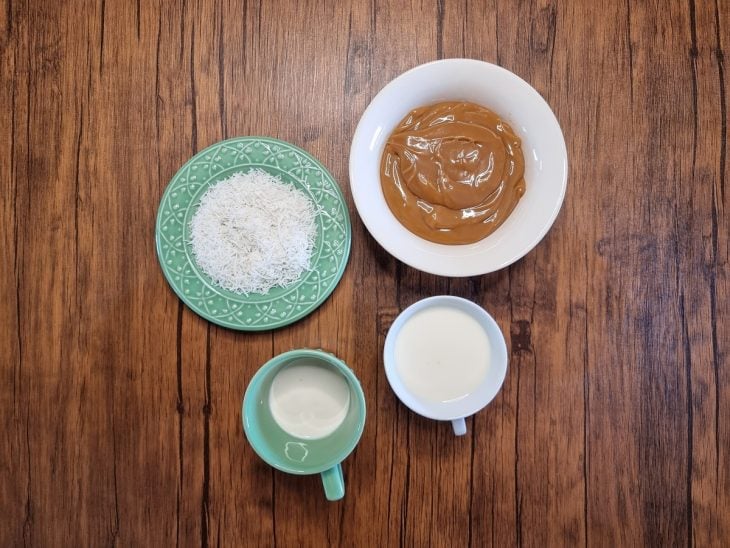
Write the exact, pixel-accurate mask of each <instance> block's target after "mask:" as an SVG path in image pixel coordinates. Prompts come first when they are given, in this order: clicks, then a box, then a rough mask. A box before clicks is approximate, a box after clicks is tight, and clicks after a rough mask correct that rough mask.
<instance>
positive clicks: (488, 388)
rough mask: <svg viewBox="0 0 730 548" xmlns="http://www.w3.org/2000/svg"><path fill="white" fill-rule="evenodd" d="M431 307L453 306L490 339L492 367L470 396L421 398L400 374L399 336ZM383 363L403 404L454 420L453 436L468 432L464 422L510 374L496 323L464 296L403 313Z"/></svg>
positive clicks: (441, 298) (433, 299)
mask: <svg viewBox="0 0 730 548" xmlns="http://www.w3.org/2000/svg"><path fill="white" fill-rule="evenodd" d="M431 307H450V308H453V309H456V310H459V311H462V312H465V313H467V314H469V316H471V317H472V318H473V319H475V320H476V321H477V322H478V323H479V325H480V326H481V327H482V328H483V329H484V333H485V334H486V336H487V339H488V340H489V352H490V356H489V367H488V369H487V373H486V375H485V377H484V378H483V379H482V381H481V383H480V384H478V385H477V386H476V387H475V388H474V389H473V390H472V391H471V392H470V393H469V394H468V395H466V396H465V397H463V398H459V399H457V400H453V401H445V402H436V401H430V400H426V399H424V398H421V397H418V396H417V395H416V394H414V393H413V392H412V391H411V390H409V389H408V387H407V386H406V384H405V383H404V382H403V379H402V378H401V376H400V373H399V371H398V364H397V362H396V352H395V347H396V341H397V339H398V335H399V334H400V332H401V330H402V328H403V326H404V325H405V324H406V322H408V320H410V319H411V318H412V317H413V316H414V315H415V314H417V313H418V312H420V311H422V310H425V309H427V308H431ZM383 361H384V365H385V374H386V376H387V377H388V382H389V383H390V386H391V388H392V389H393V391H394V392H395V394H396V396H398V399H400V400H401V401H402V402H403V404H405V405H406V406H407V407H408V408H410V409H411V410H412V411H415V412H416V413H418V414H419V415H422V416H424V417H427V418H429V419H435V420H441V421H451V424H452V426H453V428H454V434H456V435H457V436H461V435H463V434H465V433H466V422H465V420H464V419H465V418H467V417H469V416H471V415H473V414H474V413H476V412H477V411H480V410H481V409H483V408H484V407H485V406H486V405H487V404H488V403H489V402H490V401H492V400H493V399H494V397H495V396H496V395H497V393H498V392H499V390H500V388H501V387H502V383H503V382H504V378H505V376H506V374H507V362H508V357H507V344H506V343H505V340H504V335H503V334H502V331H501V330H500V329H499V326H498V325H497V322H495V321H494V319H493V318H492V317H491V316H490V315H489V314H488V313H487V311H486V310H484V309H483V308H482V307H481V306H479V305H477V304H475V303H473V302H472V301H469V300H467V299H462V298H461V297H452V296H449V295H441V296H436V297H429V298H427V299H423V300H421V301H418V302H416V303H414V304H412V305H411V306H409V307H408V308H406V309H405V310H404V311H403V312H401V313H400V315H399V316H398V317H397V318H396V320H395V321H394V322H393V325H392V326H391V328H390V330H389V331H388V335H387V337H386V338H385V347H384V349H383Z"/></svg>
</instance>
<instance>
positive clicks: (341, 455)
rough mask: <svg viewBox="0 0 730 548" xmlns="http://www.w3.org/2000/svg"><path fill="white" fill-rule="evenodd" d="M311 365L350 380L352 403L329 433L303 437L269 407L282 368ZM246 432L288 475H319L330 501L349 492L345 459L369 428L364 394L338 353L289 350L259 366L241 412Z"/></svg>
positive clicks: (265, 456) (270, 461) (269, 460)
mask: <svg viewBox="0 0 730 548" xmlns="http://www.w3.org/2000/svg"><path fill="white" fill-rule="evenodd" d="M303 363H306V364H308V365H309V364H312V365H316V366H318V367H323V368H326V369H329V370H330V371H334V372H336V373H337V374H339V375H341V376H342V377H343V379H344V380H345V381H346V382H347V386H348V387H349V390H350V403H349V408H348V410H347V414H346V415H345V418H344V420H343V421H342V423H341V424H340V425H339V426H338V427H337V429H336V430H334V431H333V432H332V433H331V434H329V435H327V436H325V437H323V438H319V439H304V438H298V437H296V436H293V435H291V434H289V433H287V432H286V431H284V430H283V429H282V428H281V427H280V426H279V424H278V423H277V422H276V421H275V420H274V417H273V415H272V412H271V409H270V406H269V393H270V390H271V384H272V382H273V380H274V377H276V375H277V374H279V373H280V372H281V371H282V370H283V369H285V368H287V367H290V366H292V365H298V364H303ZM241 418H242V420H243V430H244V432H245V433H246V438H247V439H248V442H249V443H250V444H251V447H252V448H253V450H254V451H256V453H257V454H258V455H259V456H260V457H261V458H262V459H263V460H264V461H266V462H267V463H268V464H270V465H271V466H273V467H274V468H277V469H278V470H281V471H282V472H288V473H290V474H321V476H322V484H323V485H324V492H325V496H326V497H327V500H339V499H341V498H342V497H344V495H345V482H344V477H343V474H342V466H341V462H342V461H343V460H344V459H345V458H346V457H347V456H348V455H349V454H350V453H351V452H352V450H353V449H355V446H356V445H357V443H358V441H360V436H361V435H362V431H363V428H364V426H365V395H364V394H363V391H362V388H361V387H360V382H359V381H358V379H357V377H356V376H355V374H354V373H353V372H352V370H351V369H350V368H349V367H347V365H345V363H344V362H343V361H342V360H340V359H338V358H337V357H335V356H334V355H332V354H330V353H328V352H324V351H321V350H310V349H301V350H291V351H289V352H285V353H283V354H280V355H278V356H276V357H274V358H272V359H271V360H269V361H268V362H266V363H265V364H264V365H263V366H262V367H261V369H259V370H258V371H257V372H256V374H255V375H254V377H253V378H252V379H251V382H250V383H249V385H248V388H247V389H246V394H245V395H244V397H243V407H242V410H241Z"/></svg>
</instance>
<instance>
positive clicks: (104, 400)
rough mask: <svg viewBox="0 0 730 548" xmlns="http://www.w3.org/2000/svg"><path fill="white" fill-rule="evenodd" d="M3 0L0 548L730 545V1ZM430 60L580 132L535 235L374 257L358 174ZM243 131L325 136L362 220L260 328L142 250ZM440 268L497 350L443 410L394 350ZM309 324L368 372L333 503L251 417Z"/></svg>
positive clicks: (307, 144) (307, 336)
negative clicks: (394, 105)
mask: <svg viewBox="0 0 730 548" xmlns="http://www.w3.org/2000/svg"><path fill="white" fill-rule="evenodd" d="M0 4H1V5H2V6H1V9H0V29H2V30H1V34H0V107H1V108H0V223H1V224H0V264H1V265H2V267H1V268H0V303H2V304H1V305H0V313H1V314H2V316H0V322H1V324H0V371H1V372H2V379H1V380H0V403H1V405H2V406H1V408H0V409H1V410H2V413H0V545H2V546H19V545H35V546H101V545H112V544H114V545H120V546H170V545H172V544H180V545H184V546H193V545H198V544H200V545H203V546H212V545H220V546H237V545H251V546H254V545H261V546H265V545H282V546H295V545H313V546H321V545H330V546H350V545H359V546H391V545H398V544H402V545H408V546H411V545H413V546H425V545H433V546H447V545H452V546H466V545H472V546H479V547H482V546H510V545H523V544H524V545H527V546H543V545H553V546H563V545H587V544H590V545H594V546H595V545H599V546H627V545H656V546H659V545H663V546H679V545H682V544H687V545H692V544H696V545H698V546H710V545H715V546H721V545H724V546H728V543H730V362H729V359H728V356H730V336H729V335H730V317H729V316H730V306H729V303H728V298H729V297H730V291H729V287H728V283H729V282H728V215H727V207H728V200H729V198H728V195H729V194H730V188H728V184H727V182H728V170H729V169H730V168H729V167H728V141H727V130H728V83H729V81H730V74H728V65H727V61H726V59H727V53H728V39H729V38H728V37H730V3H729V2H727V1H726V0H707V1H705V0H687V1H683V2H675V1H659V0H654V1H651V2H643V1H639V0H626V1H624V0H622V1H612V0H604V1H603V2H596V3H594V2H588V1H579V0H576V1H564V2H557V1H550V0H541V1H538V2H535V3H530V2H513V1H510V0H498V1H490V2H483V3H482V2H478V1H475V0H458V1H451V0H448V1H447V0H435V1H425V0H423V1H418V0H413V1H412V2H408V1H403V2H399V1H396V0H371V1H370V2H367V1H363V2H357V1H352V2H348V1H342V2H334V1H331V2H330V1H327V2H325V1H314V0H311V1H306V2H304V1H302V2H294V1H292V2H285V1H277V2H274V1H269V2H265V1H262V2H259V1H256V0H248V1H247V0H243V1H241V2H236V1H233V0H230V1H229V0H223V1H218V2H215V1H210V2H205V1H196V0H187V1H184V0H183V1H180V2H177V1H164V0H151V1H147V0H144V1H140V0H137V1H136V2H133V1H121V0H98V1H92V0H68V1H58V2H46V1H43V0H35V1H31V0H3V1H2V2H0ZM446 57H471V58H478V59H484V60H487V61H490V62H494V63H498V64H500V65H502V66H504V67H506V68H507V69H509V70H511V71H513V72H515V73H517V74H518V75H520V76H521V77H523V78H524V79H526V80H527V81H529V82H530V83H531V84H532V85H533V86H534V87H535V88H536V89H537V90H538V91H539V92H540V93H541V94H542V95H543V96H544V97H545V98H546V99H547V101H548V102H549V103H550V105H551V106H552V108H553V110H554V111H555V114H556V115H557V117H558V119H559V120H560V123H561V125H562V128H563V131H564V133H565V138H566V142H567V146H568V153H569V158H570V176H569V182H568V191H567V196H566V199H565V203H564V205H563V208H562V211H561V213H560V216H559V217H558V219H557V221H556V223H555V225H554V226H553V228H552V230H551V231H550V232H549V234H548V235H547V237H546V238H545V239H544V240H543V241H542V243H540V245H539V246H538V247H537V248H536V249H535V250H534V251H532V252H531V253H530V254H529V255H527V256H526V257H525V258H524V259H522V260H521V261H519V262H518V263H516V264H514V265H512V266H511V267H509V268H507V269H504V270H502V271H500V272H497V273H494V274H489V275H485V276H481V277H474V278H468V279H447V278H439V277H435V276H431V275H426V274H423V273H420V272H418V271H416V270H413V269H411V268H409V267H407V266H405V265H404V264H402V263H400V262H398V261H396V260H395V259H393V258H392V257H390V256H389V255H388V254H387V253H386V252H385V251H384V250H383V249H381V248H380V246H379V245H378V244H377V243H375V241H374V240H373V239H372V238H371V237H370V236H369V234H368V233H367V231H366V230H365V228H364V226H363V225H362V223H361V221H360V219H359V217H358V215H357V213H356V211H355V208H354V204H353V202H352V196H351V193H350V190H349V180H348V152H349V146H350V142H351V138H352V135H353V132H354V130H355V126H356V124H357V121H358V120H359V117H360V115H361V114H362V112H363V110H364V109H365V107H366V106H367V105H368V103H369V101H370V100H371V99H372V97H373V96H374V95H375V94H376V93H377V91H378V90H380V89H381V88H382V87H383V86H384V85H385V84H386V83H387V82H388V81H390V80H391V79H392V78H394V77H395V76H397V75H398V74H400V73H401V72H403V71H404V70H406V69H408V68H411V67H413V66H415V65H417V64H420V63H423V62H426V61H430V60H433V59H437V58H446ZM238 135H270V136H274V137H278V138H280V139H284V140H286V141H290V142H292V143H294V144H296V145H299V146H301V147H303V148H304V149H306V150H308V151H309V152H311V153H312V154H313V155H315V156H316V157H318V158H319V159H320V160H321V161H322V162H323V163H324V164H325V165H326V166H327V167H328V168H329V170H330V171H331V172H332V174H333V175H334V177H335V179H336V180H337V181H338V182H339V184H340V186H341V188H342V190H343V192H344V194H345V196H346V197H347V202H348V206H349V209H350V215H351V218H352V222H353V245H352V255H351V258H350V262H349V265H348V267H347V270H346V272H345V275H344V278H343V280H342V282H341V284H340V285H339V286H338V287H337V289H336V291H335V292H334V293H333V295H332V296H331V297H330V298H329V299H328V300H327V301H326V302H325V304H324V305H323V306H322V307H321V308H320V309H318V310H317V311H316V312H315V313H313V314H312V315H310V316H309V317H307V318H306V319H304V320H302V321H300V322H298V323H296V324H294V325H292V326H290V327H288V328H284V329H280V330H277V331H274V332H266V333H258V334H246V333H240V332H234V331H230V330H227V329H224V328H219V327H216V326H215V325H211V324H209V323H207V322H206V321H204V320H202V319H201V318H199V317H197V316H196V315H195V314H193V313H192V312H191V311H190V310H188V309H187V308H186V307H185V306H184V305H183V304H182V303H181V302H180V300H178V298H177V297H176V296H175V294H174V293H173V292H172V291H171V290H170V288H169V287H168V285H167V283H166V282H165V279H164V278H163V275H162V273H161V271H160V268H159V266H158V263H157V257H156V255H155V246H154V222H155V216H156V212H157V206H158V203H159V200H160V197H161V195H162V192H163V190H164V188H165V186H166V185H167V183H168V181H169V180H170V179H171V177H172V176H173V175H174V173H175V172H176V170H177V169H178V168H179V167H180V166H181V165H182V163H183V162H185V161H186V160H187V159H188V158H189V157H190V156H191V155H193V154H194V153H195V152H196V151H199V150H201V149H202V148H204V147H206V146H208V145H210V144H212V143H214V142H216V141H218V140H220V139H223V138H226V137H233V136H238ZM435 294H453V295H460V296H463V297H466V298H469V299H472V300H474V301H476V302H478V303H480V304H481V305H483V306H484V307H485V308H486V309H487V310H488V311H489V312H491V313H492V314H493V315H494V317H495V318H496V319H497V321H498V323H499V325H500V326H501V328H502V330H503V331H504V333H505V335H506V338H507V341H508V345H509V350H510V368H509V371H508V375H507V379H506V382H505V384H504V387H503V389H502V391H501V393H500V394H499V396H498V397H497V398H496V400H495V401H494V402H493V403H492V404H491V405H490V406H489V407H488V408H486V409H485V410H484V411H482V412H480V413H479V414H478V415H476V416H475V417H473V418H471V419H469V420H468V421H467V423H468V433H467V435H466V436H464V437H460V438H457V437H454V436H453V434H452V432H451V427H450V425H448V424H441V423H435V422H431V421H428V420H426V419H422V418H421V417H419V416H417V415H415V414H413V413H411V412H409V411H408V410H407V409H406V408H405V407H404V406H403V405H401V404H400V403H399V402H398V401H397V400H396V398H395V396H394V394H393V393H392V391H391V390H390V388H389V386H388V384H387V382H386V379H385V375H384V371H383V364H382V357H381V351H382V347H383V340H384V337H385V334H386V332H387V330H388V327H389V325H390V324H391V322H392V321H393V319H394V317H395V316H396V315H397V314H398V313H399V311H400V310H402V309H403V308H405V307H406V306H408V305H409V304H411V303H413V302H414V301H416V300H418V299H421V298H423V297H427V296H430V295H435ZM298 347H323V348H325V349H329V350H331V351H333V352H335V353H336V354H337V355H339V356H340V357H342V358H343V359H344V360H346V361H347V362H348V363H349V364H350V365H351V366H352V368H353V369H354V370H355V372H356V373H357V375H358V376H359V377H360V379H361V381H362V385H363V388H364V390H365V394H366V399H367V405H368V409H369V411H368V421H367V425H366V427H365V432H364V435H363V437H362V440H361V442H360V444H359V446H358V447H357V449H356V451H355V452H354V453H353V454H352V455H351V456H350V457H349V458H348V459H347V460H346V462H345V464H344V470H345V476H346V482H347V494H346V497H345V499H344V500H343V501H341V502H337V503H328V502H326V501H325V499H324V496H323V493H322V489H321V484H320V480H319V478H318V477H316V476H306V477H295V476H288V475H286V474H282V473H279V472H275V471H273V470H272V469H271V468H269V467H268V466H267V465H265V464H264V463H263V462H262V461H261V460H260V459H259V458H258V457H257V456H256V455H255V454H254V453H253V451H252V450H251V448H250V447H249V445H248V444H247V442H246V439H245V437H244V434H243V432H242V428H241V417H240V405H241V398H242V395H243V392H244V390H245V388H246V386H247V383H248V381H249V380H250V379H251V377H252V375H253V374H254V372H255V371H256V370H257V368H258V367H259V365H260V364H262V363H263V362H265V361H266V360H268V359H269V358H271V357H272V356H274V355H275V354H277V353H279V352H282V351H285V350H289V349H291V348H298Z"/></svg>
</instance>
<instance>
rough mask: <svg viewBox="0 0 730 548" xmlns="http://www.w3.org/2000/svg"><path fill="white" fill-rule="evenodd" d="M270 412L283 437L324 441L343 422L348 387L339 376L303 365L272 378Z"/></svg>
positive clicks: (296, 365)
mask: <svg viewBox="0 0 730 548" xmlns="http://www.w3.org/2000/svg"><path fill="white" fill-rule="evenodd" d="M269 408H270V409H271V415H272V416H273V417H274V420H275V421H276V423H277V424H278V425H279V426H280V427H281V428H282V430H284V431H285V432H286V433H288V434H290V435H292V436H295V437H297V438H303V439H318V438H324V437H325V436H328V435H329V434H331V433H332V432H334V431H335V430H337V427H338V426H340V424H342V422H343V421H344V420H345V417H346V416H347V411H348V409H349V408H350V387H349V386H348V384H347V381H346V380H345V378H344V377H343V376H342V375H340V374H339V373H338V372H336V371H334V370H332V369H328V368H326V367H323V366H320V365H313V364H312V362H309V363H307V362H306V361H304V362H301V363H297V364H293V365H290V366H288V367H286V368H284V369H282V370H281V371H280V372H279V373H278V374H277V375H276V377H274V380H273V381H272V383H271V390H270V391H269Z"/></svg>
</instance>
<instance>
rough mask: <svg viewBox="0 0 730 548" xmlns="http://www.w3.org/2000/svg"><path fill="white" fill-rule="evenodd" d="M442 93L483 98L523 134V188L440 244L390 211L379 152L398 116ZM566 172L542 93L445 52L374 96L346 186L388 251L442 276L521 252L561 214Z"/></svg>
mask: <svg viewBox="0 0 730 548" xmlns="http://www.w3.org/2000/svg"><path fill="white" fill-rule="evenodd" d="M444 100H465V101H471V102H474V103H478V104H481V105H484V106H485V107H487V108H489V109H491V110H493V111H495V112H496V113H497V114H499V115H500V116H502V117H503V118H504V119H505V120H506V121H507V122H508V123H509V124H510V125H511V126H512V129H514V130H515V132H517V134H518V135H519V137H520V138H521V139H522V149H523V151H524V153H525V181H526V183H527V190H526V192H525V195H524V196H523V197H522V199H521V200H520V201H519V203H518V204H517V207H516V208H515V209H514V211H513V212H512V214H511V215H510V216H509V217H508V218H507V220H506V221H505V222H504V224H503V225H502V226H501V227H499V228H498V229H497V230H496V231H494V232H493V233H492V234H491V235H489V236H487V237H486V238H485V239H483V240H481V241H479V242H477V243H474V244H469V245H443V244H436V243H433V242H429V241H427V240H424V239H422V238H420V237H418V236H416V235H415V234H413V233H412V232H410V231H408V230H407V229H406V228H405V227H403V225H401V224H400V222H398V220H397V219H396V218H395V216H394V215H393V214H392V213H391V212H390V209H389V208H388V205H387V204H386V202H385V198H384V197H383V192H382V190H381V187H380V158H381V155H382V152H383V148H384V146H385V141H386V140H387V138H388V136H389V135H390V133H391V132H392V130H393V128H394V127H395V126H396V124H397V123H398V122H399V121H400V120H401V119H402V118H403V117H404V116H405V115H406V114H407V113H408V112H409V111H410V110H411V109H413V108H415V107H418V106H422V105H427V104H429V103H435V102H438V101H444ZM567 180H568V154H567V150H566V147H565V139H564V138H563V133H562V131H561V129H560V124H559V123H558V120H557V119H556V118H555V115H554V114H553V111H552V110H551V109H550V106H549V105H548V104H547V103H546V102H545V100H544V99H543V98H542V97H541V96H540V94H539V93H538V92H537V91H535V89H534V88H533V87H532V86H530V85H529V84H528V83H527V82H525V81H524V80H522V79H521V78H520V77H519V76H516V75H515V74H513V73H511V72H509V71H508V70H506V69H503V68H502V67H498V66H496V65H492V64H490V63H486V62H484V61H477V60H473V59H446V60H443V61H434V62H432V63H426V64H425V65H420V66H418V67H416V68H414V69H411V70H409V71H408V72H405V73H403V74H401V75H400V76H398V77H397V78H396V79H395V80H393V81H392V82H390V83H389V84H388V85H387V86H385V87H384V88H383V89H382V90H381V91H380V93H378V95H376V96H375V98H374V99H373V100H372V102H371V103H370V105H369V106H368V107H367V109H365V112H364V113H363V115H362V118H361V119H360V122H359V123H358V125H357V129H356V130H355V135H354V137H353V140H352V147H351V148H350V186H351V188H352V195H353V198H354V200H355V207H356V208H357V211H358V213H359V214H360V217H361V218H362V220H363V223H365V226H366V227H367V229H368V231H369V232H370V234H372V236H373V237H374V238H375V239H376V240H377V241H378V243H379V244H380V245H381V246H383V247H384V248H385V250H386V251H388V252H389V253H390V254H391V255H393V256H394V257H396V258H397V259H400V260H401V261H403V262H404V263H406V264H408V265H410V266H412V267H413V268H417V269H419V270H422V271H424V272H430V273H431V274H438V275H441V276H476V275H480V274H486V273H488V272H494V271H495V270H499V269H500V268H504V267H506V266H508V265H510V264H512V263H514V262H515V261H517V260H518V259H521V258H522V257H524V256H525V255H526V254H527V253H528V252H529V251H530V250H531V249H532V248H534V247H535V246H536V245H537V244H538V242H540V240H542V238H543V236H545V234H546V233H547V231H548V230H549V229H550V227H551V226H552V224H553V222H554V221H555V218H556V217H557V216H558V212H559V211H560V206H561V205H562V203H563V198H564V196H565V188H566V184H567Z"/></svg>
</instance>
